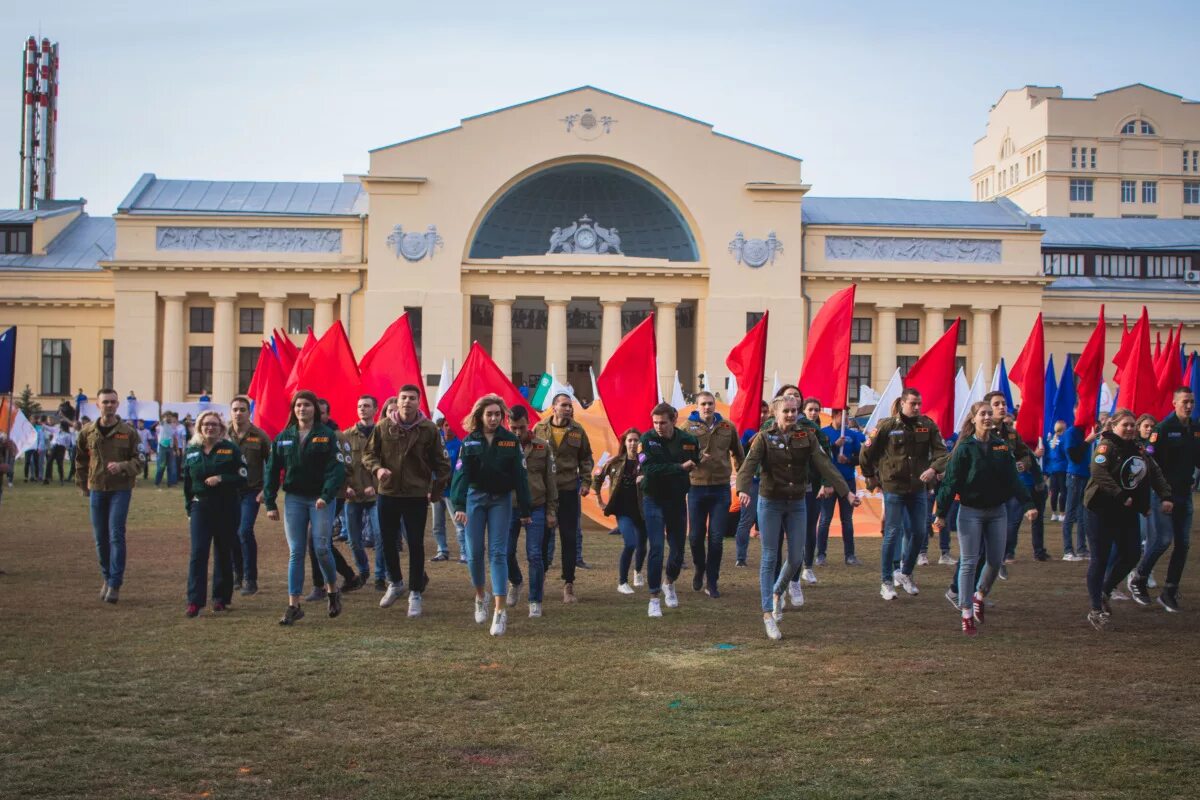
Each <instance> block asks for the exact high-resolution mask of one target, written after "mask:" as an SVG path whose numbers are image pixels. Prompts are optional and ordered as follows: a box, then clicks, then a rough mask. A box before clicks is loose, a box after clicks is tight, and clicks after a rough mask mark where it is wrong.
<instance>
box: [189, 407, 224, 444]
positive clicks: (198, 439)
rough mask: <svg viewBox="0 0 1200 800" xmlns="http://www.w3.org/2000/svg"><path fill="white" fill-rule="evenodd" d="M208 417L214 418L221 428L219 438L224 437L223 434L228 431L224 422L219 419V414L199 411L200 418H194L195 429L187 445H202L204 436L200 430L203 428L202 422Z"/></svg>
mask: <svg viewBox="0 0 1200 800" xmlns="http://www.w3.org/2000/svg"><path fill="white" fill-rule="evenodd" d="M208 417H215V418H216V420H217V424H218V425H220V426H221V437H220V438H224V437H225V433H226V432H227V431H228V430H229V428H228V426H227V425H226V424H225V420H223V419H221V414H220V413H219V412H217V411H201V412H200V416H198V417H196V427H195V428H194V429H193V433H192V438H191V439H189V440H188V444H196V445H200V444H204V434H203V433H201V432H200V429H201V428H202V427H203V426H204V420H205V419H207V418H208Z"/></svg>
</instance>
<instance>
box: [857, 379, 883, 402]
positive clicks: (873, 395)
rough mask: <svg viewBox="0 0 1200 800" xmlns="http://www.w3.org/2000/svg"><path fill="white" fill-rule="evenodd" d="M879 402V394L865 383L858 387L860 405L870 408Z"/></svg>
mask: <svg viewBox="0 0 1200 800" xmlns="http://www.w3.org/2000/svg"><path fill="white" fill-rule="evenodd" d="M878 402H879V392H877V391H875V390H874V389H872V388H871V387H870V386H867V385H866V384H865V383H864V384H862V385H861V386H859V387H858V404H859V405H860V406H868V405H872V404H874V403H878Z"/></svg>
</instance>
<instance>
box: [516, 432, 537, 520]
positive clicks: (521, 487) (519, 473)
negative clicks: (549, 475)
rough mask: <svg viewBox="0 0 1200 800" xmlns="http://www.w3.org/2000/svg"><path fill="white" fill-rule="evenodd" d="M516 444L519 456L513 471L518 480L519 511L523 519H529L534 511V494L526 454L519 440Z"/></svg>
mask: <svg viewBox="0 0 1200 800" xmlns="http://www.w3.org/2000/svg"><path fill="white" fill-rule="evenodd" d="M514 444H516V447H515V448H513V449H514V450H516V451H517V456H516V458H514V459H513V461H514V462H515V467H514V469H513V472H514V473H515V476H514V477H516V481H517V485H516V492H517V512H518V513H519V514H520V515H521V519H529V516H530V514H532V513H533V496H532V494H531V493H530V491H529V473H528V472H527V471H526V470H525V454H524V453H522V452H521V443H520V442H519V441H518V442H514Z"/></svg>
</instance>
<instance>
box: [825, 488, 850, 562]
mask: <svg viewBox="0 0 1200 800" xmlns="http://www.w3.org/2000/svg"><path fill="white" fill-rule="evenodd" d="M834 505H837V507H838V518H839V519H840V520H841V523H842V550H843V552H844V553H845V557H846V558H850V556H852V555H854V506H852V505H850V498H849V497H842V496H841V495H837V494H835V495H833V496H832V497H823V498H821V499H820V500H818V501H817V508H818V509H819V511H820V517H819V519H818V521H817V555H818V556H824V555H825V551H826V550H827V549H828V547H829V525H830V524H831V523H832V522H833V507H834Z"/></svg>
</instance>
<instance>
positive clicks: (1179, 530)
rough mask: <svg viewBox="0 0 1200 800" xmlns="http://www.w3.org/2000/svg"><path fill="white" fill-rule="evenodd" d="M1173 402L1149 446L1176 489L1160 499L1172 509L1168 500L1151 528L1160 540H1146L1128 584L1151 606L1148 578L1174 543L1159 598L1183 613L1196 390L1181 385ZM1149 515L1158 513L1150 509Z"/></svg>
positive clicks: (1196, 449)
mask: <svg viewBox="0 0 1200 800" xmlns="http://www.w3.org/2000/svg"><path fill="white" fill-rule="evenodd" d="M1171 403H1172V406H1173V409H1172V413H1171V415H1170V416H1168V417H1167V418H1166V419H1164V420H1163V421H1162V422H1160V423H1159V424H1158V425H1157V426H1156V427H1155V428H1154V433H1152V434H1151V435H1150V444H1151V446H1152V447H1153V448H1154V450H1153V452H1152V453H1151V456H1152V460H1153V461H1154V462H1155V463H1156V464H1157V465H1158V467H1159V468H1160V469H1161V470H1162V473H1163V475H1164V476H1165V477H1166V479H1167V483H1169V484H1170V488H1171V491H1170V492H1168V493H1167V494H1162V495H1160V496H1159V497H1160V499H1162V500H1167V499H1168V498H1169V500H1170V505H1171V510H1169V511H1168V510H1167V503H1163V504H1162V514H1161V515H1158V518H1157V520H1156V524H1155V525H1154V526H1153V527H1151V528H1150V530H1151V531H1153V532H1154V534H1155V537H1156V539H1155V541H1153V542H1151V541H1150V540H1149V538H1147V540H1146V552H1145V554H1144V555H1143V556H1142V560H1141V563H1139V564H1138V566H1137V569H1136V570H1135V571H1134V574H1133V575H1132V576H1131V578H1132V579H1131V580H1130V581H1129V588H1130V591H1131V592H1133V598H1134V599H1135V600H1137V601H1138V602H1139V603H1141V604H1142V605H1146V604H1148V603H1149V602H1150V594H1149V592H1148V591H1147V584H1146V581H1147V578H1148V577H1149V575H1150V572H1151V570H1153V569H1154V565H1155V563H1156V562H1157V561H1158V559H1159V558H1161V557H1162V554H1163V553H1165V552H1166V551H1167V548H1168V547H1170V546H1171V543H1172V541H1173V542H1174V543H1175V550H1174V551H1173V552H1172V553H1171V561H1170V562H1169V563H1168V564H1167V580H1166V582H1165V583H1164V584H1163V590H1162V593H1160V594H1159V596H1158V602H1159V604H1160V605H1161V606H1162V607H1163V608H1165V609H1166V610H1167V611H1172V612H1174V611H1179V581H1180V579H1182V577H1183V568H1184V565H1185V564H1187V556H1188V546H1189V544H1190V543H1191V537H1192V513H1193V506H1192V476H1193V475H1194V474H1195V472H1196V467H1198V466H1200V426H1198V425H1197V424H1196V421H1195V420H1194V419H1192V412H1193V410H1194V409H1195V408H1196V396H1195V395H1194V394H1193V393H1192V390H1191V389H1189V388H1187V387H1186V386H1181V387H1179V388H1178V389H1176V390H1175V392H1174V394H1173V395H1172V397H1171ZM1150 513H1151V514H1156V513H1157V512H1156V511H1155V510H1151V512H1150Z"/></svg>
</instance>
